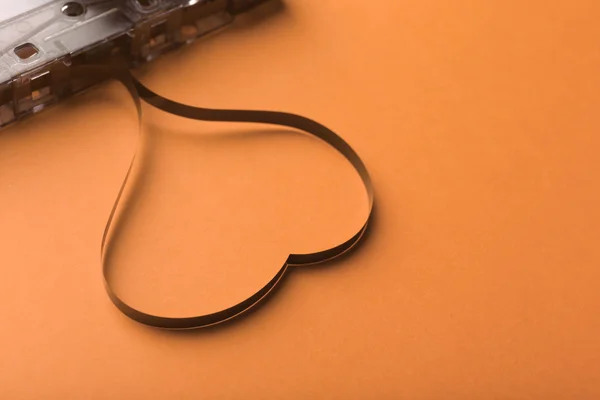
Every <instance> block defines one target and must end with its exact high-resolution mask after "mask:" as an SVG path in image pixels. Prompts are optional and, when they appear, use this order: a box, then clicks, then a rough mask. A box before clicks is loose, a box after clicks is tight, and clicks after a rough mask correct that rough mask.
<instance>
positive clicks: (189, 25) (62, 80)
mask: <svg viewBox="0 0 600 400" xmlns="http://www.w3.org/2000/svg"><path fill="white" fill-rule="evenodd" d="M265 1H267V0H78V1H65V0H20V1H10V2H9V1H4V2H3V4H2V7H1V8H0V128H2V127H4V126H6V125H8V124H10V123H12V122H15V121H17V120H19V119H22V118H24V117H26V116H28V115H31V114H34V113H36V112H38V111H41V110H42V109H44V108H45V107H47V106H48V105H50V104H53V103H55V102H57V101H59V100H60V99H62V98H64V97H68V96H70V95H72V94H74V93H77V92H81V91H83V90H85V89H87V88H89V87H90V86H92V85H94V84H96V83H98V82H97V80H96V78H95V77H81V76H80V77H77V78H75V77H72V76H71V74H70V71H71V69H72V68H73V67H76V66H78V65H89V64H97V63H104V62H106V61H107V60H109V59H111V58H114V57H120V58H124V59H126V60H127V61H128V64H129V65H130V66H135V65H138V64H141V63H144V62H147V61H150V60H152V59H153V58H155V57H157V56H159V55H160V54H162V53H164V52H166V51H168V50H171V49H173V48H175V47H177V46H180V45H183V44H186V43H189V42H191V41H193V40H194V39H196V38H198V37H200V36H203V35H206V34H207V33H210V32H212V31H214V30H216V29H218V28H220V27H223V26H225V25H227V24H228V23H230V22H231V21H232V20H233V18H234V17H235V16H236V15H237V14H240V13H242V12H244V11H246V10H248V9H250V8H252V7H253V6H256V5H258V4H260V3H263V2H265Z"/></svg>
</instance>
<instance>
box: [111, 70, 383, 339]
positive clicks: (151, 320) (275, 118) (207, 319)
mask: <svg viewBox="0 0 600 400" xmlns="http://www.w3.org/2000/svg"><path fill="white" fill-rule="evenodd" d="M119 79H120V81H121V82H122V83H123V84H124V85H125V86H126V87H127V88H128V90H129V92H130V94H131V95H132V97H133V98H134V100H135V101H136V105H137V111H138V116H139V120H140V129H141V126H142V124H141V121H142V109H143V108H142V105H141V101H140V100H142V101H144V102H145V103H147V104H149V105H150V106H151V107H154V108H156V109H158V110H161V111H164V112H166V113H169V114H172V115H175V116H178V117H183V118H186V119H191V120H200V121H214V122H230V123H254V124H263V125H271V126H278V127H286V128H292V129H295V130H298V131H300V132H303V133H306V134H308V135H311V136H314V137H316V138H318V139H320V140H321V141H323V142H325V143H326V144H328V145H330V146H331V147H333V148H334V149H335V150H337V151H338V153H340V154H341V155H342V156H344V157H345V158H346V160H347V161H349V162H350V164H351V165H352V166H353V167H354V169H355V170H356V172H357V173H358V175H359V176H360V178H361V180H362V183H363V185H364V188H365V192H366V195H367V199H368V214H367V217H366V219H365V220H364V222H363V223H362V224H361V226H360V228H359V229H358V230H357V231H356V232H355V233H354V234H353V235H351V236H350V237H349V238H347V239H346V240H344V241H342V242H341V243H339V244H337V245H334V246H332V247H330V248H327V249H323V250H320V251H316V252H309V253H304V254H289V255H288V257H287V259H286V260H285V262H284V263H283V265H282V267H281V268H280V269H279V270H278V271H277V272H276V273H275V275H274V276H273V277H272V278H271V279H270V280H269V281H268V282H267V283H266V284H265V285H264V286H262V287H261V288H260V289H258V290H256V291H255V292H254V293H253V294H251V295H250V296H248V297H247V298H245V299H244V300H242V301H239V302H237V303H236V304H234V305H232V306H228V307H226V308H223V309H220V310H218V311H215V312H210V313H206V314H202V315H193V316H182V317H172V316H171V317H170V316H164V315H156V314H152V313H148V312H144V311H141V310H140V309H138V308H136V307H134V306H132V305H131V304H129V303H128V302H126V301H125V300H124V299H123V298H122V297H120V296H119V295H118V294H117V291H115V290H114V288H113V285H112V283H111V280H110V276H109V275H110V268H109V264H110V262H109V254H110V251H111V248H112V246H113V244H114V242H115V241H114V240H112V239H113V238H114V237H116V236H114V235H113V233H114V232H115V231H118V224H117V223H116V222H117V221H118V218H115V216H116V215H117V214H119V215H120V213H118V212H117V211H118V210H119V209H120V206H121V203H122V200H123V199H124V196H123V194H124V191H125V189H126V188H127V187H128V185H129V184H130V181H131V179H130V177H131V172H132V168H133V166H134V164H135V160H136V157H133V160H132V163H131V165H130V167H129V170H128V172H127V174H126V177H125V179H124V181H123V184H122V186H121V189H120V190H119V194H118V196H117V199H116V201H115V204H114V206H113V209H112V211H111V213H110V217H109V219H108V222H107V224H106V228H105V231H104V235H103V240H102V247H101V255H102V265H103V274H104V283H105V287H106V290H107V292H108V294H109V297H110V299H111V300H112V302H113V303H114V304H115V305H116V306H117V308H118V309H119V310H121V311H122V312H123V313H124V314H125V315H127V316H128V317H130V318H131V319H133V320H135V321H138V322H140V323H143V324H145V325H149V326H153V327H158V328H164V329H193V328H201V327H207V326H212V325H216V324H219V323H222V322H225V321H228V320H231V319H233V318H236V317H238V316H241V315H242V314H245V313H247V312H248V311H250V310H252V309H254V308H255V307H256V306H257V305H259V304H260V303H261V302H263V300H265V299H266V298H267V296H268V295H269V294H270V293H272V292H273V290H274V289H275V288H276V287H277V286H278V284H279V283H280V282H281V281H282V278H283V277H284V276H285V275H286V273H287V272H288V271H289V269H290V268H291V267H296V266H303V265H312V264H318V263H322V262H325V261H329V260H331V259H334V258H337V257H339V256H341V255H343V254H345V253H347V252H348V251H349V250H351V249H352V248H354V247H355V246H356V245H357V244H358V243H359V242H360V240H361V238H363V236H364V234H365V232H366V230H367V227H368V225H369V221H370V219H371V214H372V210H373V187H372V183H371V179H370V177H369V174H368V172H367V169H366V167H365V165H364V164H363V162H362V161H361V159H360V158H359V156H358V155H357V153H356V152H355V151H354V150H353V149H352V148H351V147H350V146H349V145H348V144H347V143H346V142H345V141H344V140H343V139H342V138H341V137H340V136H338V135H337V134H335V133H334V132H333V131H331V130H330V129H328V128H327V127H325V126H323V125H321V124H319V123H317V122H315V121H313V120H310V119H308V118H305V117H302V116H299V115H295V114H289V113H282V112H272V111H250V110H215V109H207V108H200V107H193V106H189V105H185V104H181V103H178V102H175V101H172V100H169V99H167V98H164V97H162V96H160V95H158V94H156V93H154V92H153V91H151V90H150V89H148V88H147V87H146V86H144V85H143V84H142V83H141V82H139V81H137V80H136V79H135V78H133V77H132V76H131V75H130V74H129V73H126V74H125V73H123V74H120V75H119ZM128 182H129V183H128Z"/></svg>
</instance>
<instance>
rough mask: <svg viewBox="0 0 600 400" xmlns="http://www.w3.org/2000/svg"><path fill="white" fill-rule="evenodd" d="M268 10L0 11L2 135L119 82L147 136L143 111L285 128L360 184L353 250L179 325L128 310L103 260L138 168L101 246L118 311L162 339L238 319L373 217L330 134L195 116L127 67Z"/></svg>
mask: <svg viewBox="0 0 600 400" xmlns="http://www.w3.org/2000/svg"><path fill="white" fill-rule="evenodd" d="M263 1H264V0H186V1H182V0H174V1H165V0H126V1H125V0H122V1H116V0H88V1H83V0H82V1H78V2H73V1H71V2H64V1H48V0H26V1H22V2H18V3H13V4H12V5H10V6H6V5H5V6H4V8H3V9H2V10H0V18H1V19H2V20H1V21H0V126H6V125H8V124H10V123H12V122H14V121H16V120H19V119H21V118H23V117H26V116H28V115H31V114H34V113H36V112H38V111H40V110H42V109H43V108H45V107H46V106H48V105H50V104H52V103H55V102H57V101H59V100H60V99H62V98H64V97H67V96H70V95H72V94H75V93H78V92H81V91H83V90H85V89H87V88H89V87H91V86H93V85H94V84H96V83H98V82H101V81H104V80H108V79H117V80H119V81H120V82H121V83H122V84H123V85H124V86H125V87H126V88H127V89H128V91H129V93H130V95H131V97H132V99H133V100H134V102H135V104H136V106H137V107H136V108H137V112H138V118H139V126H140V130H141V126H142V107H141V102H142V101H144V102H146V103H148V104H150V105H151V106H153V107H155V108H158V109H160V110H163V111H165V112H167V113H171V114H174V115H178V116H181V117H184V118H190V119H195V120H202V121H223V122H244V123H259V124H268V125H279V126H284V127H289V128H293V129H297V130H301V131H304V132H306V133H308V134H310V135H313V136H315V137H317V138H319V139H321V140H323V141H324V142H326V143H327V144H329V145H330V146H332V147H333V148H334V149H336V150H337V151H338V152H339V153H341V154H342V155H343V156H344V157H346V159H347V160H348V161H349V162H350V163H351V164H352V166H353V167H354V168H355V169H356V171H357V172H358V174H359V176H360V178H361V179H362V181H363V183H364V186H365V189H366V194H367V197H368V207H369V208H368V215H367V217H366V219H365V221H364V223H363V224H362V226H361V227H360V228H359V229H358V230H357V232H356V233H355V234H354V235H352V236H351V237H350V238H349V239H348V240H346V241H344V242H343V243H340V244H339V245H337V246H335V247H333V248H330V249H327V250H323V251H319V252H316V253H311V254H291V255H290V256H289V257H288V259H287V261H286V262H285V264H284V265H283V266H282V267H281V269H280V270H279V271H278V272H277V274H276V275H275V276H274V277H273V278H272V279H271V280H270V281H269V282H268V283H267V284H266V285H265V286H264V287H262V288H260V289H259V290H258V291H257V292H256V293H254V294H253V295H251V296H250V297H249V298H247V299H246V300H244V301H242V302H240V303H238V304H236V305H234V306H232V307H229V308H227V309H224V310H220V311H217V312H214V313H211V314H206V315H197V316H189V317H180V318H173V317H168V316H160V315H152V314H148V313H145V312H143V311H141V310H137V309H135V308H133V307H132V306H130V305H129V304H127V303H125V302H124V301H123V300H122V299H121V298H120V297H119V296H118V294H117V293H115V292H114V291H113V289H112V287H111V284H110V281H109V279H108V276H109V274H108V269H109V267H108V265H107V263H106V260H105V254H107V252H108V247H110V243H111V241H110V240H108V239H109V238H110V233H111V227H112V224H113V220H114V218H115V215H116V212H117V210H118V208H119V204H120V200H121V196H122V194H123V191H124V189H125V188H126V186H127V182H128V179H129V176H130V172H131V170H132V167H133V165H134V162H135V155H134V157H133V158H132V161H131V164H130V166H129V169H128V172H127V174H126V175H125V179H124V181H123V184H122V186H121V188H120V190H119V192H118V195H117V199H116V200H115V203H114V206H113V208H112V210H111V212H110V215H109V218H108V222H107V224H106V227H105V230H104V234H103V237H102V244H101V261H102V268H103V276H104V283H105V287H106V290H107V292H108V295H109V297H110V299H111V300H112V302H113V303H114V304H115V305H116V306H117V308H118V309H119V310H121V311H122V312H123V313H124V314H125V315H127V316H128V317H130V318H132V319H134V320H136V321H138V322H141V323H143V324H146V325H150V326H154V327H158V328H165V329H191V328H199V327H206V326H211V325H215V324H219V323H221V322H224V321H227V320H229V319H232V318H234V317H236V316H238V315H241V314H243V313H245V312H246V311H248V310H250V309H251V308H253V307H254V306H256V305H257V304H259V303H260V302H261V301H262V300H263V299H265V298H266V296H267V295H268V294H269V293H270V292H271V291H272V290H273V288H274V287H275V286H276V285H277V284H278V283H279V282H280V281H281V279H282V278H283V276H284V275H285V274H286V272H287V271H288V270H289V268H290V267H293V266H298V265H307V264H315V263H320V262H324V261H327V260H330V259H333V258H335V257H338V256H340V255H342V254H344V253H346V252H347V251H349V250H350V249H352V248H353V247H354V246H355V245H356V244H358V243H359V241H360V240H361V238H362V237H363V236H364V233H365V232H366V229H367V226H368V223H369V221H370V219H371V214H372V209H373V197H374V196H373V187H372V183H371V179H370V177H369V173H368V172H367V169H366V167H365V165H364V164H363V162H362V161H361V159H360V158H359V156H358V154H357V153H356V152H355V151H354V150H353V149H352V148H351V147H350V146H349V145H348V144H347V143H346V142H345V141H344V140H343V139H342V138H341V137H340V136H338V135H337V134H335V133H334V132H333V131H331V130H330V129H328V128H327V127H325V126H323V125H321V124H319V123H317V122H315V121H313V120H311V119H308V118H305V117H302V116H299V115H295V114H289V113H283V112H274V111H250V110H215V109H208V108H199V107H192V106H189V105H185V104H181V103H177V102H175V101H172V100H169V99H166V98H164V97H162V96H160V95H158V94H156V93H154V92H153V91H152V90H150V89H149V88H147V87H146V86H144V85H143V84H142V83H141V82H139V81H138V80H136V79H135V78H134V77H133V75H132V74H131V73H130V72H129V68H130V67H131V66H135V65H137V64H140V63H143V62H146V61H148V60H151V59H152V58H154V57H156V56H158V55H160V54H161V53H163V52H165V51H167V50H169V49H171V48H173V47H176V46H179V45H181V44H185V43H187V42H189V41H191V40H193V39H195V38H197V37H199V36H201V35H203V34H206V33H208V32H211V31H213V30H215V29H217V28H219V27H221V26H223V25H225V24H227V23H228V22H230V21H231V20H232V18H233V16H234V15H236V14H238V13H240V12H242V11H245V10H246V9H248V8H250V7H252V6H254V5H256V4H258V3H261V2H263Z"/></svg>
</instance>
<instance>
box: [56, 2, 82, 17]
mask: <svg viewBox="0 0 600 400" xmlns="http://www.w3.org/2000/svg"><path fill="white" fill-rule="evenodd" d="M61 11H62V13H63V14H65V15H66V16H67V17H79V16H80V15H83V13H84V12H85V7H83V5H82V4H81V3H78V2H76V1H70V2H68V3H65V5H64V6H62V8H61Z"/></svg>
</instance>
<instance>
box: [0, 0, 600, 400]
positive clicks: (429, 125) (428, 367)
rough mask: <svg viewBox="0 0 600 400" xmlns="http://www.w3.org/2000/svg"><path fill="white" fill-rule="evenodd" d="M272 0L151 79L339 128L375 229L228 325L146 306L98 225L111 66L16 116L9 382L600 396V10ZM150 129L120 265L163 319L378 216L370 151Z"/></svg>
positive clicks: (160, 64) (128, 134)
mask: <svg viewBox="0 0 600 400" xmlns="http://www.w3.org/2000/svg"><path fill="white" fill-rule="evenodd" d="M266 11H268V10H265V9H263V10H262V11H261V10H258V12H257V13H254V16H253V17H251V18H243V19H242V20H240V21H238V22H239V23H237V24H236V25H235V26H233V27H231V28H230V29H228V30H226V31H224V32H222V33H221V34H219V35H216V36H213V37H211V38H207V39H206V40H201V41H199V42H197V43H195V44H193V45H192V46H190V47H187V48H185V49H181V50H179V51H177V52H175V53H173V54H170V55H168V56H166V57H164V58H162V59H160V60H158V61H157V62H155V63H154V64H153V65H151V66H149V68H147V70H146V71H144V72H143V77H144V78H143V80H144V82H146V83H147V84H148V85H149V86H150V87H152V88H153V89H155V90H156V91H157V92H159V93H161V94H163V95H165V96H168V97H172V98H174V99H176V100H179V101H182V102H186V103H190V104H195V105H206V106H212V107H235V108H258V109H277V110H285V111H292V112H296V113H300V114H304V115H307V116H310V117H312V118H315V119H317V120H318V121H320V122H323V123H325V124H326V125H328V126H330V127H331V128H333V129H334V130H336V131H338V132H339V133H340V134H341V135H342V136H344V138H346V139H347V140H348V141H349V142H350V143H351V144H352V145H353V146H354V148H355V149H356V150H357V151H358V152H359V154H360V155H361V156H362V157H363V159H364V161H365V163H366V164H367V166H368V167H369V169H370V172H371V174H372V176H373V180H374V184H375V187H376V200H377V214H376V218H375V221H374V224H373V228H372V230H371V234H370V235H369V237H368V240H367V241H366V242H365V243H364V245H363V246H362V247H360V248H359V249H358V250H357V251H356V252H354V253H353V254H352V256H350V257H345V258H343V259H342V260H339V261H336V262H333V263H329V264H326V265H323V266H319V267H311V268H303V269H298V270H295V271H293V273H292V274H290V275H289V276H288V279H286V280H285V282H284V284H283V286H282V288H281V290H279V291H278V292H277V293H275V295H274V296H273V297H272V298H271V300H270V301H269V302H267V303H266V304H265V305H264V306H263V307H261V308H260V309H259V310H258V311H257V312H254V313H252V314H250V315H249V316H248V317H246V318H242V319H240V320H239V321H236V322H234V323H230V324H227V325H225V326H222V327H218V328H211V329H207V330H201V331H193V332H184V333H177V332H175V333H174V332H166V331H159V330H155V329H152V328H147V327H145V326H142V325H139V324H137V323H134V322H132V321H130V320H129V319H127V318H126V317H125V316H123V315H122V314H120V313H119V312H118V311H117V310H116V308H115V307H114V306H113V305H112V304H111V303H110V301H109V299H108V297H107V296H106V294H105V292H104V289H103V286H102V279H101V269H100V265H99V243H100V238H101V234H102V229H103V227H104V223H105V219H106V217H107V214H108V211H109V210H110V207H111V205H112V201H113V199H114V196H115V195H116V191H117V189H118V187H119V184H120V180H121V179H122V178H123V175H124V173H125V170H126V167H127V164H128V162H129V159H130V157H131V155H132V153H133V151H134V148H135V146H136V143H137V136H136V132H135V126H136V125H135V118H134V115H133V108H132V106H131V105H130V101H128V99H127V97H126V95H125V94H124V92H123V90H122V89H121V88H119V86H118V85H116V84H110V85H104V86H103V87H101V88H98V89H97V90H94V91H92V92H90V93H87V94H86V95H84V96H81V97H78V98H77V99H75V100H72V101H68V102H66V103H64V104H62V105H60V106H58V107H54V108H53V109H52V110H50V111H48V112H45V113H43V114H41V115H39V116H37V117H35V118H33V119H31V120H29V121H26V122H24V123H22V124H19V125H18V126H16V127H12V128H10V129H9V130H7V131H4V132H2V133H1V134H0V162H1V168H0V190H1V195H0V222H1V228H2V229H1V231H0V243H2V245H1V246H2V248H1V253H0V257H1V258H0V260H1V265H2V272H3V277H2V279H1V280H0V293H2V300H3V301H2V305H1V306H0V313H1V315H2V318H3V323H2V328H1V330H0V355H1V357H0V397H1V398H3V399H34V398H46V399H59V398H60V399H62V398H85V399H129V398H144V399H171V398H172V399H198V398H207V399H212V398H219V399H221V398H223V399H226V398H231V399H233V398H245V399H254V398H288V399H292V398H298V399H304V398H323V399H330V398H344V399H365V398H382V399H387V398H410V399H483V398H502V399H528V398H545V399H554V398H556V399H559V398H560V399H573V398H577V399H592V398H598V397H600V380H598V376H600V341H599V340H598V337H600V318H599V317H598V310H599V308H600V296H599V295H598V281H599V279H600V269H599V268H598V266H599V265H600V248H599V247H598V246H597V239H598V237H599V228H598V226H599V223H600V214H599V211H598V204H599V203H600V191H599V186H598V185H599V184H598V175H599V173H598V168H599V166H598V156H597V153H598V149H599V148H600V147H599V146H600V135H599V134H598V132H599V130H600V113H599V112H598V107H599V105H600V74H598V71H600V51H599V46H598V43H599V38H600V25H599V24H598V23H597V20H598V15H600V3H598V2H597V1H593V0H578V1H570V2H565V1H541V0H539V1H538V0H532V1H527V2H523V1H518V0H507V1H496V2H491V1H488V2H485V1H479V0H452V1H450V0H435V1H434V0H420V1H388V2H383V1H382V2H366V1H360V2H359V1H343V2H342V1H333V0H321V1H317V0H304V1H288V2H287V6H286V7H285V9H284V10H282V11H280V12H277V13H274V14H270V13H268V12H266ZM261 14H265V15H264V17H265V18H259V17H260V15H261ZM141 148H142V150H141V158H140V161H139V163H138V164H137V165H136V170H135V172H136V174H135V178H136V179H135V185H132V186H131V187H129V190H128V194H129V196H128V202H127V207H128V208H127V210H128V211H129V213H128V214H127V215H126V216H124V217H123V218H122V219H121V220H120V221H121V223H120V225H119V227H120V228H119V230H118V232H117V235H116V236H115V238H117V239H118V240H116V241H115V246H114V247H113V251H111V257H110V263H111V280H112V281H113V282H114V285H115V288H116V290H117V291H118V292H119V293H120V294H121V295H122V296H123V297H124V298H125V299H127V300H128V301H130V302H131V303H132V304H134V305H136V306H139V307H140V308H142V309H144V310H147V311H153V312H160V313H165V314H168V315H188V314H190V313H200V312H204V311H214V310H216V309H219V308H221V307H223V306H226V305H229V304H232V303H234V302H236V301H238V300H239V299H241V298H243V297H244V296H246V295H247V294H249V293H250V292H252V291H253V290H256V289H258V286H260V285H262V284H263V283H264V282H265V281H266V280H268V279H269V278H270V277H271V276H272V275H273V274H274V272H275V271H277V269H278V268H279V267H280V266H281V263H282V262H283V260H284V259H285V256H286V254H287V253H289V252H303V251H314V250H319V249H321V248H323V247H326V246H329V245H331V244H335V243H337V242H339V241H341V240H343V239H345V238H346V237H347V236H348V235H349V234H351V233H352V232H353V231H354V230H356V229H357V227H358V226H360V223H361V220H362V218H364V216H365V207H366V202H365V198H364V194H363V192H362V188H361V185H360V181H359V180H358V178H357V177H356V175H355V174H354V172H353V170H352V168H351V167H350V166H349V165H347V163H346V162H345V161H344V160H343V159H342V158H341V157H340V156H338V155H336V153H335V152H334V151H332V150H331V149H329V148H328V147H327V146H325V145H324V144H322V143H320V142H318V141H316V140H313V139H310V138H308V137H305V136H302V135H298V134H294V133H291V132H287V131H281V130H274V129H267V128H264V127H259V128H256V127H247V126H238V125H233V124H232V125H227V124H224V125H218V124H201V123H198V122H190V121H183V120H181V119H178V118H176V117H172V116H167V115H164V114H161V113H160V112H156V111H154V112H150V111H149V112H148V114H147V119H146V129H145V131H144V140H143V141H142V145H141Z"/></svg>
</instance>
